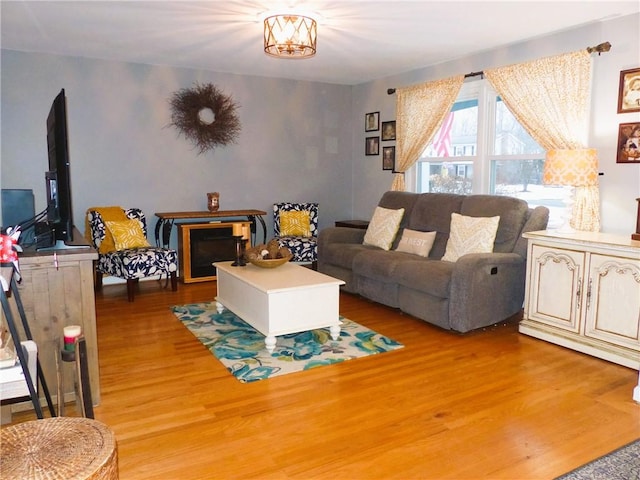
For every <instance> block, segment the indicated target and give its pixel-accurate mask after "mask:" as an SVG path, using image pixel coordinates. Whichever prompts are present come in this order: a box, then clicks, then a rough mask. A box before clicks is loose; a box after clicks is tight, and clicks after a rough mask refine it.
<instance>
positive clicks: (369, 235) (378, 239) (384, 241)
mask: <svg viewBox="0 0 640 480" xmlns="http://www.w3.org/2000/svg"><path fill="white" fill-rule="evenodd" d="M403 215H404V208H399V209H398V210H391V209H389V208H383V207H376V209H375V211H374V212H373V217H371V221H370V222H369V226H368V227H367V232H366V233H365V234H364V241H363V242H362V243H364V244H365V245H372V246H374V247H378V248H381V249H383V250H389V249H390V248H391V244H392V243H393V240H394V239H395V238H396V234H397V233H398V228H399V227H400V222H401V221H402V216H403Z"/></svg>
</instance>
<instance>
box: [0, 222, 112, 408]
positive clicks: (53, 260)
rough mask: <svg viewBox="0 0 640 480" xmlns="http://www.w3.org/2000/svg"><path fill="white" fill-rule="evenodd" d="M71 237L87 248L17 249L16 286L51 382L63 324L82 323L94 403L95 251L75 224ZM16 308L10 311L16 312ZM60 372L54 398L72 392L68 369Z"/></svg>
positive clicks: (54, 379) (97, 379) (96, 383)
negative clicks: (59, 389)
mask: <svg viewBox="0 0 640 480" xmlns="http://www.w3.org/2000/svg"><path fill="white" fill-rule="evenodd" d="M74 238H75V241H74V244H77V245H85V246H87V248H81V249H77V250H56V251H36V250H35V248H33V247H30V248H25V250H24V252H22V253H20V254H19V255H18V259H19V262H20V272H21V274H22V281H21V282H20V283H19V284H18V291H19V294H20V297H21V300H22V304H23V308H24V311H25V314H26V318H27V321H28V322H29V327H30V329H31V332H32V334H33V340H34V341H35V342H36V344H37V345H38V358H39V360H40V363H41V365H42V372H43V374H44V377H45V378H46V382H47V383H48V384H49V385H56V384H57V371H56V358H57V357H59V356H60V348H61V345H62V338H63V329H64V327H65V326H67V325H80V327H81V328H82V333H83V335H84V337H85V340H86V346H87V355H88V366H89V377H90V384H91V395H92V399H93V403H94V405H97V404H99V403H100V371H99V364H98V342H97V330H96V304H95V293H94V287H93V262H94V261H95V260H97V259H98V252H96V250H94V249H93V248H91V247H89V246H88V244H87V242H86V240H85V239H84V237H83V236H82V235H81V234H80V232H79V231H78V230H77V229H76V228H75V227H74ZM17 313H18V312H14V316H15V317H16V318H17V317H18V315H17ZM0 323H2V322H0ZM63 368H68V369H71V368H72V366H71V365H70V364H66V365H64V366H63ZM64 378H65V382H64V385H63V393H64V399H59V398H56V401H57V402H61V401H65V402H69V401H73V399H74V398H75V388H74V384H73V378H74V375H71V370H69V372H67V373H65V375H64Z"/></svg>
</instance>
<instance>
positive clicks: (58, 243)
mask: <svg viewBox="0 0 640 480" xmlns="http://www.w3.org/2000/svg"><path fill="white" fill-rule="evenodd" d="M80 248H91V246H90V245H67V244H66V243H64V241H63V240H56V243H55V244H53V245H52V246H50V247H40V248H36V251H38V252H55V251H57V250H77V249H80Z"/></svg>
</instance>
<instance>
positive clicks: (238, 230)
mask: <svg viewBox="0 0 640 480" xmlns="http://www.w3.org/2000/svg"><path fill="white" fill-rule="evenodd" d="M233 236H234V237H241V236H242V224H241V223H234V224H233Z"/></svg>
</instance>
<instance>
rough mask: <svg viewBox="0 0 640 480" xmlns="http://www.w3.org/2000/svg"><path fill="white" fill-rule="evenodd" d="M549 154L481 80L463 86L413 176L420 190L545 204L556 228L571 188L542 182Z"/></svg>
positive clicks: (532, 205)
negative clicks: (565, 198) (474, 194)
mask: <svg viewBox="0 0 640 480" xmlns="http://www.w3.org/2000/svg"><path fill="white" fill-rule="evenodd" d="M545 153H546V152H545V151H544V149H543V148H542V147H541V146H540V145H538V144H537V143H536V142H535V141H534V140H533V138H531V136H530V135H529V134H528V133H527V132H526V131H525V130H524V128H523V127H522V125H520V123H519V122H518V121H517V120H516V118H515V117H514V116H513V115H512V114H511V112H510V111H509V109H507V107H506V106H505V104H504V102H502V100H501V99H500V97H499V96H498V95H497V94H496V92H495V91H494V90H493V89H492V88H491V86H490V85H489V83H488V82H487V81H486V80H476V81H472V82H469V83H465V84H464V85H463V87H462V89H461V91H460V94H459V95H458V98H457V99H456V102H455V103H454V105H453V107H452V108H451V112H450V113H449V114H448V116H447V117H446V118H445V120H444V122H443V124H442V126H441V128H440V130H439V131H438V132H437V133H436V135H435V136H434V137H433V140H432V142H431V143H430V144H429V145H428V146H427V148H426V149H425V151H424V153H423V154H422V156H421V158H420V159H419V160H418V162H416V165H415V166H414V168H413V171H412V172H411V173H410V178H411V175H412V176H413V177H414V178H415V191H417V192H445V193H458V194H472V193H484V194H487V193H488V194H491V195H508V196H512V197H517V198H521V199H523V200H526V201H527V203H528V204H529V206H531V207H535V206H538V205H544V206H546V207H548V208H549V210H550V219H549V228H554V227H556V226H559V225H560V224H561V223H562V220H561V218H560V216H561V215H562V212H563V198H564V196H565V194H566V189H565V188H564V187H552V186H545V185H543V184H542V169H543V167H544V158H545ZM408 184H410V181H409V182H408Z"/></svg>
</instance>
